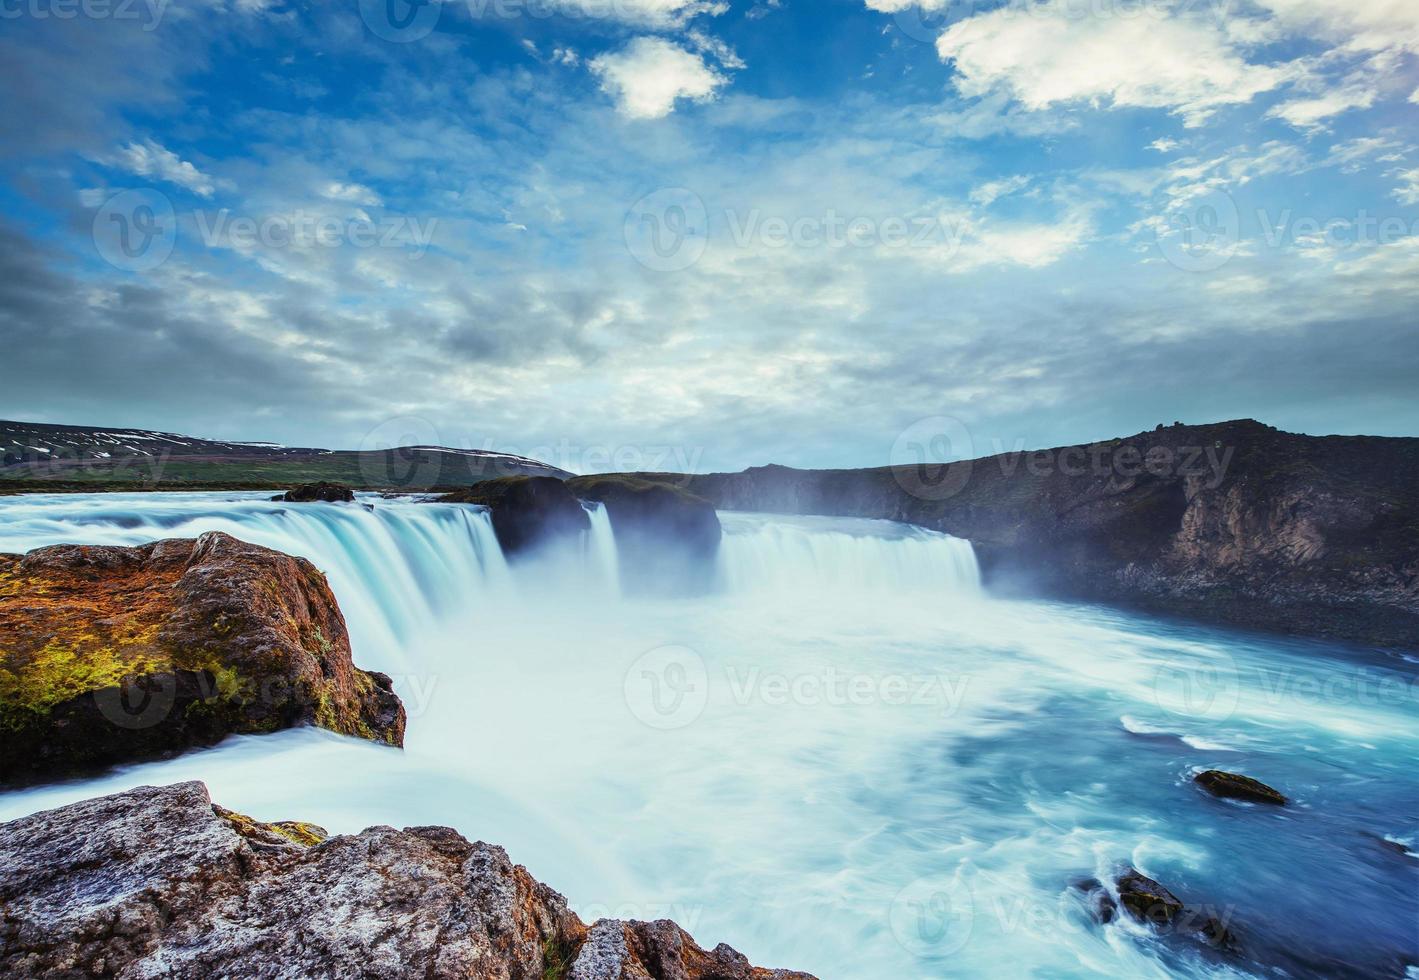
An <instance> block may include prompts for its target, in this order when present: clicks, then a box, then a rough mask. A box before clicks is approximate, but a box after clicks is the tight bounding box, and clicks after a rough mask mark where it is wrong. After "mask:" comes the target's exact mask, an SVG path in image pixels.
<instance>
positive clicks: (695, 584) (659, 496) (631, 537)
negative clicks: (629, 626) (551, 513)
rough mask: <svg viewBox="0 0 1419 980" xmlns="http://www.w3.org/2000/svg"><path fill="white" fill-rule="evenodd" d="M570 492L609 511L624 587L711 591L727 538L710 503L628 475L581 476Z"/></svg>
mask: <svg viewBox="0 0 1419 980" xmlns="http://www.w3.org/2000/svg"><path fill="white" fill-rule="evenodd" d="M567 487H568V489H570V490H571V491H572V493H574V494H576V495H577V496H578V497H580V498H582V499H583V500H592V501H596V502H597V503H600V504H601V505H602V506H604V507H605V508H606V513H607V516H608V517H609V518H610V519H611V528H612V530H613V531H614V532H615V535H616V551H617V553H618V555H619V557H620V571H621V584H622V586H623V587H626V588H627V589H628V590H629V591H632V592H640V593H647V592H649V593H659V594H665V593H670V594H685V593H690V594H693V593H697V592H703V591H705V590H707V589H708V587H709V586H710V584H711V583H712V581H713V576H714V569H715V558H716V556H717V555H718V554H719V544H720V539H721V537H722V536H723V528H722V527H721V526H720V523H719V515H718V514H717V513H716V512H715V509H714V505H713V504H711V503H710V502H709V501H708V500H706V499H704V498H703V497H699V496H696V495H695V494H693V493H690V492H689V491H688V490H685V489H683V488H682V487H677V486H674V485H671V484H666V483H658V482H653V481H649V480H640V479H636V478H633V477H625V476H582V477H577V478H575V479H572V480H568V481H567Z"/></svg>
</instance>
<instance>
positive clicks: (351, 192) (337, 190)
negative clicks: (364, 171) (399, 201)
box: [320, 180, 384, 207]
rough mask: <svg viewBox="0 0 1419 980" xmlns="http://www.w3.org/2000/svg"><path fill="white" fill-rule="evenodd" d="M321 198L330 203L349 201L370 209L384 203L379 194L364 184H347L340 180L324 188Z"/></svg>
mask: <svg viewBox="0 0 1419 980" xmlns="http://www.w3.org/2000/svg"><path fill="white" fill-rule="evenodd" d="M320 196H321V197H323V198H325V199H326V200H330V201H348V202H349V203H351V204H363V205H366V206H368V207H379V206H380V205H382V204H383V203H384V202H383V201H382V200H380V197H379V195H378V194H376V193H375V192H374V191H372V190H370V189H369V188H368V187H366V186H365V185H364V184H347V183H342V182H341V181H338V180H332V181H330V182H329V183H328V184H326V185H325V186H324V187H322V188H321V189H320Z"/></svg>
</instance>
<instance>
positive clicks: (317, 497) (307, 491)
mask: <svg viewBox="0 0 1419 980" xmlns="http://www.w3.org/2000/svg"><path fill="white" fill-rule="evenodd" d="M273 499H275V500H284V501H286V502H287V503H292V504H312V503H322V504H349V503H354V500H355V491H353V490H351V489H350V488H349V487H347V486H345V485H344V484H343V483H326V482H325V481H323V480H322V481H321V482H320V483H305V484H302V485H301V486H298V487H295V488H293V489H291V490H287V491H286V492H285V493H283V494H282V495H281V496H279V497H275V498H273Z"/></svg>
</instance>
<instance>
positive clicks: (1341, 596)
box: [637, 419, 1419, 649]
mask: <svg viewBox="0 0 1419 980" xmlns="http://www.w3.org/2000/svg"><path fill="white" fill-rule="evenodd" d="M953 448H955V449H956V450H958V451H959V450H960V449H961V448H963V447H961V446H959V445H957V446H954V447H953ZM637 476H638V478H641V479H646V480H653V481H656V482H661V483H666V484H669V485H672V486H676V487H680V488H682V489H685V490H688V491H690V492H692V493H694V494H697V495H699V496H701V497H704V498H706V499H707V500H709V501H710V502H711V503H713V504H714V505H715V506H716V507H718V508H720V509H722V510H725V509H727V510H753V511H765V512H771V513H789V514H822V515H828V516H841V517H871V518H882V519H887V520H895V521H905V522H907V523H911V524H917V525H920V526H922V527H927V528H931V529H934V530H939V531H945V532H947V533H950V534H954V535H956V536H958V537H963V538H967V539H969V540H970V541H971V542H972V544H973V545H974V546H975V549H976V554H977V555H978V557H979V558H980V560H981V564H982V570H983V572H984V574H985V580H986V584H987V585H988V586H989V587H991V588H992V590H994V591H996V592H997V593H1008V592H1014V593H1019V594H1044V595H1054V596H1062V597H1067V598H1073V599H1084V600H1092V601H1104V602H1112V603H1118V604H1122V605H1129V606H1135V607H1140V608H1145V609H1150V610H1153V611H1160V612H1164V613H1170V614H1177V615H1183V616H1189V617H1192V618H1197V619H1203V620H1207V621H1211V622H1221V623H1228V624H1233V625H1240V626H1247V627H1256V628H1262V629H1270V630H1280V631H1284V632H1289V633H1297V634H1303V635H1311V636H1325V637H1333V638H1336V639H1340V640H1344V641H1351V642H1361V643H1371V644H1375V645H1379V646H1392V647H1400V648H1407V649H1419V439H1411V438H1379V437H1372V436H1319V437H1318V436H1306V435H1299V434H1295V433H1289V432H1280V431H1278V430H1277V429H1275V428H1272V427H1271V426H1268V425H1263V424H1261V423H1260V422H1255V421H1252V420H1249V419H1247V420H1240V421H1234V422H1222V423H1218V424H1215V425H1198V426H1185V425H1173V426H1167V427H1163V426H1159V427H1158V428H1157V429H1155V430H1152V431H1149V432H1143V433H1139V434H1138V435H1135V436H1130V437H1127V438H1123V439H1110V440H1105V441H1102V442H1096V443H1089V444H1086V445H1079V446H1065V447H1062V448H1058V449H1050V450H1040V451H1037V452H1010V453H1003V454H1000V455H996V456H989V457H984V458H980V459H973V460H963V461H961V462H955V463H950V464H933V463H927V464H922V465H910V466H893V467H881V468H877V469H860V470H796V469H790V468H788V467H783V466H765V467H758V468H754V469H749V470H746V471H744V472H742V473H715V474H704V475H695V476H691V475H683V474H664V473H661V474H637Z"/></svg>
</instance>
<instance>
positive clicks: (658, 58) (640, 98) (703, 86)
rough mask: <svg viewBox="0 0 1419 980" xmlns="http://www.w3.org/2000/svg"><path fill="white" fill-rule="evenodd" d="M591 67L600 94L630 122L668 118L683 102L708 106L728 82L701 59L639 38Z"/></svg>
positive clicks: (656, 40) (654, 40)
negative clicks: (599, 87) (677, 104)
mask: <svg viewBox="0 0 1419 980" xmlns="http://www.w3.org/2000/svg"><path fill="white" fill-rule="evenodd" d="M589 67H590V68H591V71H592V73H593V74H595V75H596V76H597V77H598V78H600V79H601V88H602V91H604V92H606V94H608V95H610V96H611V97H612V98H614V99H615V100H616V107H617V108H618V109H619V110H620V111H621V113H622V115H625V116H629V117H630V118H632V119H659V118H661V117H663V116H668V115H669V114H670V113H671V112H673V111H674V110H675V103H676V101H678V100H679V99H691V100H693V101H696V102H708V101H710V100H712V99H713V98H714V97H715V96H716V95H717V94H718V93H719V90H720V89H721V88H722V87H723V86H724V85H725V84H727V83H728V81H729V80H728V79H727V78H725V77H724V76H723V75H721V74H720V73H719V72H717V71H715V70H714V69H712V68H710V67H709V66H708V65H706V64H705V62H704V59H703V58H701V57H700V56H699V55H697V54H694V53H692V52H689V51H686V50H685V49H684V48H682V47H680V46H679V45H677V44H673V43H671V42H670V41H667V40H665V39H663V38H658V37H638V38H635V39H634V40H632V41H631V42H630V43H629V44H627V45H626V46H625V47H624V48H622V49H621V50H620V51H618V52H615V53H614V54H603V55H600V56H599V57H596V58H593V59H592V60H591V62H589Z"/></svg>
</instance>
